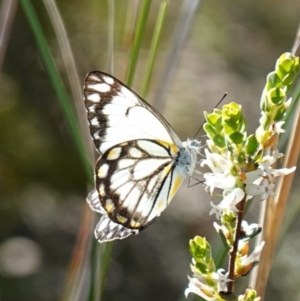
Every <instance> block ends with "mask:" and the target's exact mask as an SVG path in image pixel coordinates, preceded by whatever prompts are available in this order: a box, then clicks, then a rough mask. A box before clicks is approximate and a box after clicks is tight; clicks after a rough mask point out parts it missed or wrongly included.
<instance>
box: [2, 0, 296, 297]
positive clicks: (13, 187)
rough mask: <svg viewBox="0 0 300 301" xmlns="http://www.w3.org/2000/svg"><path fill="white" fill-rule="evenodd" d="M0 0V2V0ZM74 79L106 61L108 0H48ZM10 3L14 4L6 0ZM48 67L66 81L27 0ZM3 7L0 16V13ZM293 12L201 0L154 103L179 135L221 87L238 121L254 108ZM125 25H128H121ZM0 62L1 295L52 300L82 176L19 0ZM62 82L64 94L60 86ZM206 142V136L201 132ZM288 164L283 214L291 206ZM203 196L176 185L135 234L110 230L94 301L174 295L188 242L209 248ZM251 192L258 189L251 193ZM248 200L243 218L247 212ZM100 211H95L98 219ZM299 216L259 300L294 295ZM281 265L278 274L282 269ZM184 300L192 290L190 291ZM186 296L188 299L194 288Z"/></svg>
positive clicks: (285, 47) (80, 198)
mask: <svg viewBox="0 0 300 301" xmlns="http://www.w3.org/2000/svg"><path fill="white" fill-rule="evenodd" d="M5 2H8V1H5V0H2V3H1V9H2V11H3V7H4V3H5ZM56 2H57V5H58V8H59V11H60V13H61V16H62V18H63V21H64V24H65V27H66V30H67V34H68V39H69V42H70V44H71V47H72V51H73V54H74V57H75V61H76V65H77V68H78V72H79V77H80V80H81V81H82V83H83V79H84V77H85V74H86V73H87V72H89V71H91V70H102V71H106V72H108V71H109V68H108V56H109V55H108V51H107V44H108V34H107V30H108V15H109V14H108V2H107V1H104V0H87V1H79V0H73V1H68V0H59V1H56ZM185 2H186V1H169V5H168V8H167V15H166V20H165V23H164V27H163V32H162V37H161V41H160V44H159V50H158V57H157V60H156V64H155V68H154V73H153V78H152V81H151V86H150V91H149V95H148V96H147V100H148V101H149V102H150V103H154V104H156V105H157V102H156V101H157V94H158V93H159V91H160V89H162V87H164V80H165V78H164V77H163V75H164V72H163V70H164V69H163V68H164V63H165V62H166V60H167V58H168V54H169V53H170V52H171V51H172V41H173V39H174V38H175V37H176V34H177V33H176V30H175V29H176V25H177V23H178V19H179V16H180V11H181V7H182V4H183V3H185ZM15 3H17V2H16V1H15ZM32 3H33V6H34V8H35V10H36V12H37V14H38V18H39V21H40V22H41V25H42V28H43V30H44V31H45V34H46V37H47V41H48V43H49V46H50V50H51V52H52V55H53V56H54V59H55V63H56V67H57V69H58V71H59V72H60V74H61V76H62V77H63V79H64V80H65V82H66V83H67V81H66V72H65V70H64V68H63V63H62V58H61V54H60V52H59V49H58V42H57V37H56V35H55V33H54V31H53V27H52V24H51V21H50V19H49V16H48V13H47V10H46V9H45V6H44V4H43V1H40V0H35V1H32ZM114 3H115V23H114V25H115V36H114V43H115V49H114V71H115V72H114V75H115V76H116V77H118V78H119V79H121V80H123V81H124V80H125V74H126V71H127V66H128V60H129V56H130V48H131V43H132V36H130V35H129V34H128V32H130V26H134V22H135V20H134V19H132V20H131V19H129V17H128V16H130V15H131V16H136V12H134V11H131V12H129V11H128V10H129V9H133V8H135V7H136V8H137V9H138V8H139V6H138V4H139V1H126V0H122V1H120V0H118V1H115V2H114ZM160 3H161V1H158V0H154V1H152V5H151V10H150V14H149V18H148V23H147V27H146V31H145V34H144V36H143V39H142V46H141V51H140V58H139V62H138V66H137V71H136V75H135V80H134V83H133V89H134V90H135V91H136V92H137V93H138V94H139V93H140V91H141V86H142V78H143V75H144V72H145V65H146V60H147V56H148V52H149V47H150V41H151V38H152V34H153V29H154V26H155V20H156V17H157V13H158V8H159V5H160ZM1 16H2V18H3V15H1ZM299 20H300V3H299V2H298V1H289V0H286V1H279V0H274V1H272V0H268V1H257V0H252V1H240V0H230V1H220V0H206V1H201V2H200V4H199V6H198V7H197V11H195V15H194V16H193V22H192V25H191V27H190V28H189V34H188V38H187V40H186V43H185V44H184V47H183V49H182V50H181V51H180V56H179V59H178V60H176V61H174V67H175V70H176V71H175V73H174V76H173V77H172V81H171V83H170V86H168V89H167V93H166V95H165V97H164V99H163V101H164V102H165V104H162V103H159V104H158V106H160V109H161V111H162V113H163V115H164V116H165V117H166V119H167V120H168V121H169V122H170V123H171V124H172V126H173V127H174V129H175V131H176V132H177V133H178V134H179V136H180V137H181V138H182V139H183V140H185V139H186V138H187V137H190V138H192V137H193V136H194V135H195V133H196V131H197V130H198V128H199V127H200V125H201V124H202V122H203V111H211V110H212V109H213V108H214V106H215V104H216V103H217V102H218V100H219V99H220V98H221V97H222V96H223V94H224V92H228V96H227V98H226V99H225V103H226V102H231V101H235V102H238V103H241V104H242V106H243V110H244V114H245V117H246V119H247V120H248V126H249V132H252V131H254V130H255V128H256V127H257V125H258V119H259V114H260V111H259V99H260V95H261V91H262V89H263V87H264V84H265V78H266V75H267V74H268V72H270V71H272V70H273V69H274V64H275V61H276V59H277V58H278V57H279V56H280V54H282V53H283V52H286V51H290V49H291V47H292V45H293V41H294V39H295V36H296V32H297V28H298V24H299ZM128 26H129V30H128ZM1 55H3V63H2V65H1V66H0V67H1V73H0V300H1V301H15V300H41V301H52V300H59V298H60V297H61V293H62V289H63V285H64V279H65V275H66V270H67V267H68V263H69V260H70V258H71V255H72V250H73V248H74V245H75V240H76V235H77V233H78V231H79V230H80V225H81V218H82V214H83V211H84V208H85V207H86V206H87V204H86V202H85V197H86V195H87V180H86V176H85V173H84V168H83V166H82V164H81V161H80V158H79V156H78V153H77V151H76V149H75V146H74V142H73V140H72V138H71V135H70V130H69V128H68V124H67V122H66V118H65V116H64V114H63V113H62V111H61V108H60V106H59V102H58V97H57V95H56V93H55V90H54V89H53V86H52V83H51V81H50V79H49V75H48V73H47V71H46V68H45V66H44V63H43V60H42V58H41V54H40V52H39V50H38V47H37V44H36V40H35V38H34V36H33V34H32V31H31V28H30V27H29V24H28V20H27V18H26V16H25V14H24V11H23V9H22V7H21V6H20V5H17V6H16V12H15V14H13V15H12V17H11V32H10V33H9V34H8V40H7V48H6V49H5V50H4V51H3V52H2V53H1ZM66 87H67V91H68V93H69V95H70V98H71V97H72V96H71V92H70V87H68V86H67V85H66ZM203 141H205V139H204V140H203ZM298 183H299V170H298V171H296V175H295V179H294V184H295V185H294V187H293V190H292V193H291V200H290V207H289V208H288V212H287V215H286V218H285V219H286V221H287V222H286V224H287V223H288V221H291V220H292V219H293V218H294V215H292V213H293V214H295V212H299V194H300V188H299V185H297V184H298ZM209 201H210V197H209V196H208V195H207V194H206V193H205V192H204V188H203V187H202V186H201V185H198V186H195V187H193V188H188V187H187V183H185V184H183V185H182V187H181V189H180V190H179V192H178V193H177V196H176V197H175V199H174V201H173V203H174V204H172V206H170V208H168V209H167V210H166V212H164V214H163V215H162V216H161V217H160V218H159V219H158V220H157V221H156V222H155V223H154V224H153V225H151V227H149V229H147V230H145V231H143V232H142V233H141V234H140V235H138V236H137V237H132V238H129V239H126V240H124V241H118V242H116V243H115V245H114V249H113V257H112V260H111V265H110V270H109V274H108V279H107V283H106V287H105V290H104V295H103V300H105V301H116V300H122V301H132V300H143V301H148V300H149V301H152V300H158V301H159V300H184V299H185V297H184V296H183V291H184V289H185V288H186V285H187V275H188V274H189V275H191V272H190V267H189V265H190V255H189V251H188V241H189V239H191V238H193V237H194V236H195V235H201V236H205V237H206V238H207V239H208V241H210V242H211V244H212V245H213V248H214V249H215V250H218V247H219V241H218V238H217V236H216V234H215V231H214V229H213V226H212V222H213V221H214V218H213V217H210V216H208V212H209ZM256 202H257V203H258V202H259V200H256ZM254 207H257V206H252V209H251V212H250V213H249V218H248V220H249V221H250V222H255V221H256V216H257V212H256V211H255V208H254ZM99 218H100V216H96V220H98V219H99ZM299 227H300V222H299V219H298V218H297V219H295V220H293V223H292V226H291V228H290V229H289V231H288V234H286V235H285V236H284V239H282V240H281V241H280V248H279V250H278V253H277V256H276V258H275V262H274V265H273V269H272V271H271V277H270V281H269V285H268V291H267V294H266V300H282V301H284V300H297V299H299V296H300V291H299V283H298V282H299V281H298V279H299V278H298V276H297V275H298V273H299V270H300V259H299V252H300V244H299V234H300V232H299ZM282 275H284V277H282ZM239 282H240V283H242V282H243V281H242V280H241V281H239ZM245 283H246V282H245ZM191 299H192V298H191ZM195 300H196V298H195Z"/></svg>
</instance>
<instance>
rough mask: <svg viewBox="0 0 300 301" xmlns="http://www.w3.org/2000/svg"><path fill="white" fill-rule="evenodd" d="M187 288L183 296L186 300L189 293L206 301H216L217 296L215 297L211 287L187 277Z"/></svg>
mask: <svg viewBox="0 0 300 301" xmlns="http://www.w3.org/2000/svg"><path fill="white" fill-rule="evenodd" d="M188 279H189V286H188V288H187V289H186V290H185V292H184V294H185V297H186V298H187V296H188V294H189V293H194V294H195V295H198V296H200V297H201V298H203V299H204V300H207V301H217V300H219V299H218V296H215V292H214V290H213V288H212V287H210V286H208V285H206V284H204V283H202V282H200V281H199V280H198V279H197V278H191V277H189V276H188Z"/></svg>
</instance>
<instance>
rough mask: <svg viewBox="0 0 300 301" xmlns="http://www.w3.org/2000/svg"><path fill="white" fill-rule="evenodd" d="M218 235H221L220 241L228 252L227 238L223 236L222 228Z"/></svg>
mask: <svg viewBox="0 0 300 301" xmlns="http://www.w3.org/2000/svg"><path fill="white" fill-rule="evenodd" d="M219 235H220V237H221V241H222V244H223V246H224V248H225V250H226V252H229V250H230V247H229V246H228V243H227V239H226V237H225V234H224V232H223V231H222V230H220V231H219Z"/></svg>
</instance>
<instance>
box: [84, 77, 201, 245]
mask: <svg viewBox="0 0 300 301" xmlns="http://www.w3.org/2000/svg"><path fill="white" fill-rule="evenodd" d="M84 102H85V107H86V110H87V118H88V123H89V127H90V133H91V136H92V138H93V141H94V144H95V146H96V149H97V151H98V152H99V153H100V157H99V159H98V161H97V163H96V167H95V173H94V178H95V189H94V190H93V191H92V192H91V193H90V194H89V195H88V197H87V202H88V204H89V205H90V207H91V209H92V210H94V211H96V212H99V213H101V214H102V217H101V220H100V222H99V223H98V225H97V226H96V229H95V236H96V238H97V240H98V241H99V242H106V241H111V240H115V239H124V238H126V237H128V236H130V235H132V234H138V233H139V232H140V231H141V230H143V229H145V228H146V227H148V226H149V225H150V224H151V223H152V222H153V221H154V220H155V219H156V218H157V217H158V216H160V214H161V213H162V212H163V211H164V210H165V209H166V208H167V206H168V205H169V204H170V202H171V200H172V198H173V197H174V195H175V193H176V191H177V190H178V188H179V186H180V184H181V183H182V182H183V180H184V179H185V178H186V177H192V175H193V172H194V170H195V166H196V163H197V154H198V152H199V148H200V142H199V141H198V140H187V141H186V142H181V140H180V139H179V138H178V136H177V135H176V133H175V132H174V130H173V129H172V127H171V126H170V125H169V123H168V122H167V121H166V120H165V118H164V117H163V116H162V115H161V114H160V113H159V112H157V111H156V110H155V109H154V108H153V107H151V106H150V105H149V104H148V103H147V102H146V101H144V100H143V99H142V98H141V97H139V96H138V95H137V94H136V93H134V92H133V91H132V90H131V89H130V88H128V87H127V86H126V85H124V84H123V83H121V82H120V81H119V80H118V79H116V78H114V77H113V76H111V75H109V74H106V73H104V72H100V71H92V72H90V73H88V74H87V76H86V78H85V82H84Z"/></svg>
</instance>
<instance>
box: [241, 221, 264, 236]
mask: <svg viewBox="0 0 300 301" xmlns="http://www.w3.org/2000/svg"><path fill="white" fill-rule="evenodd" d="M242 229H243V232H244V233H245V235H246V236H248V237H249V236H252V235H253V234H258V233H260V231H261V227H260V225H259V224H254V223H253V224H250V225H249V224H248V223H247V222H246V221H244V220H243V221H242Z"/></svg>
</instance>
